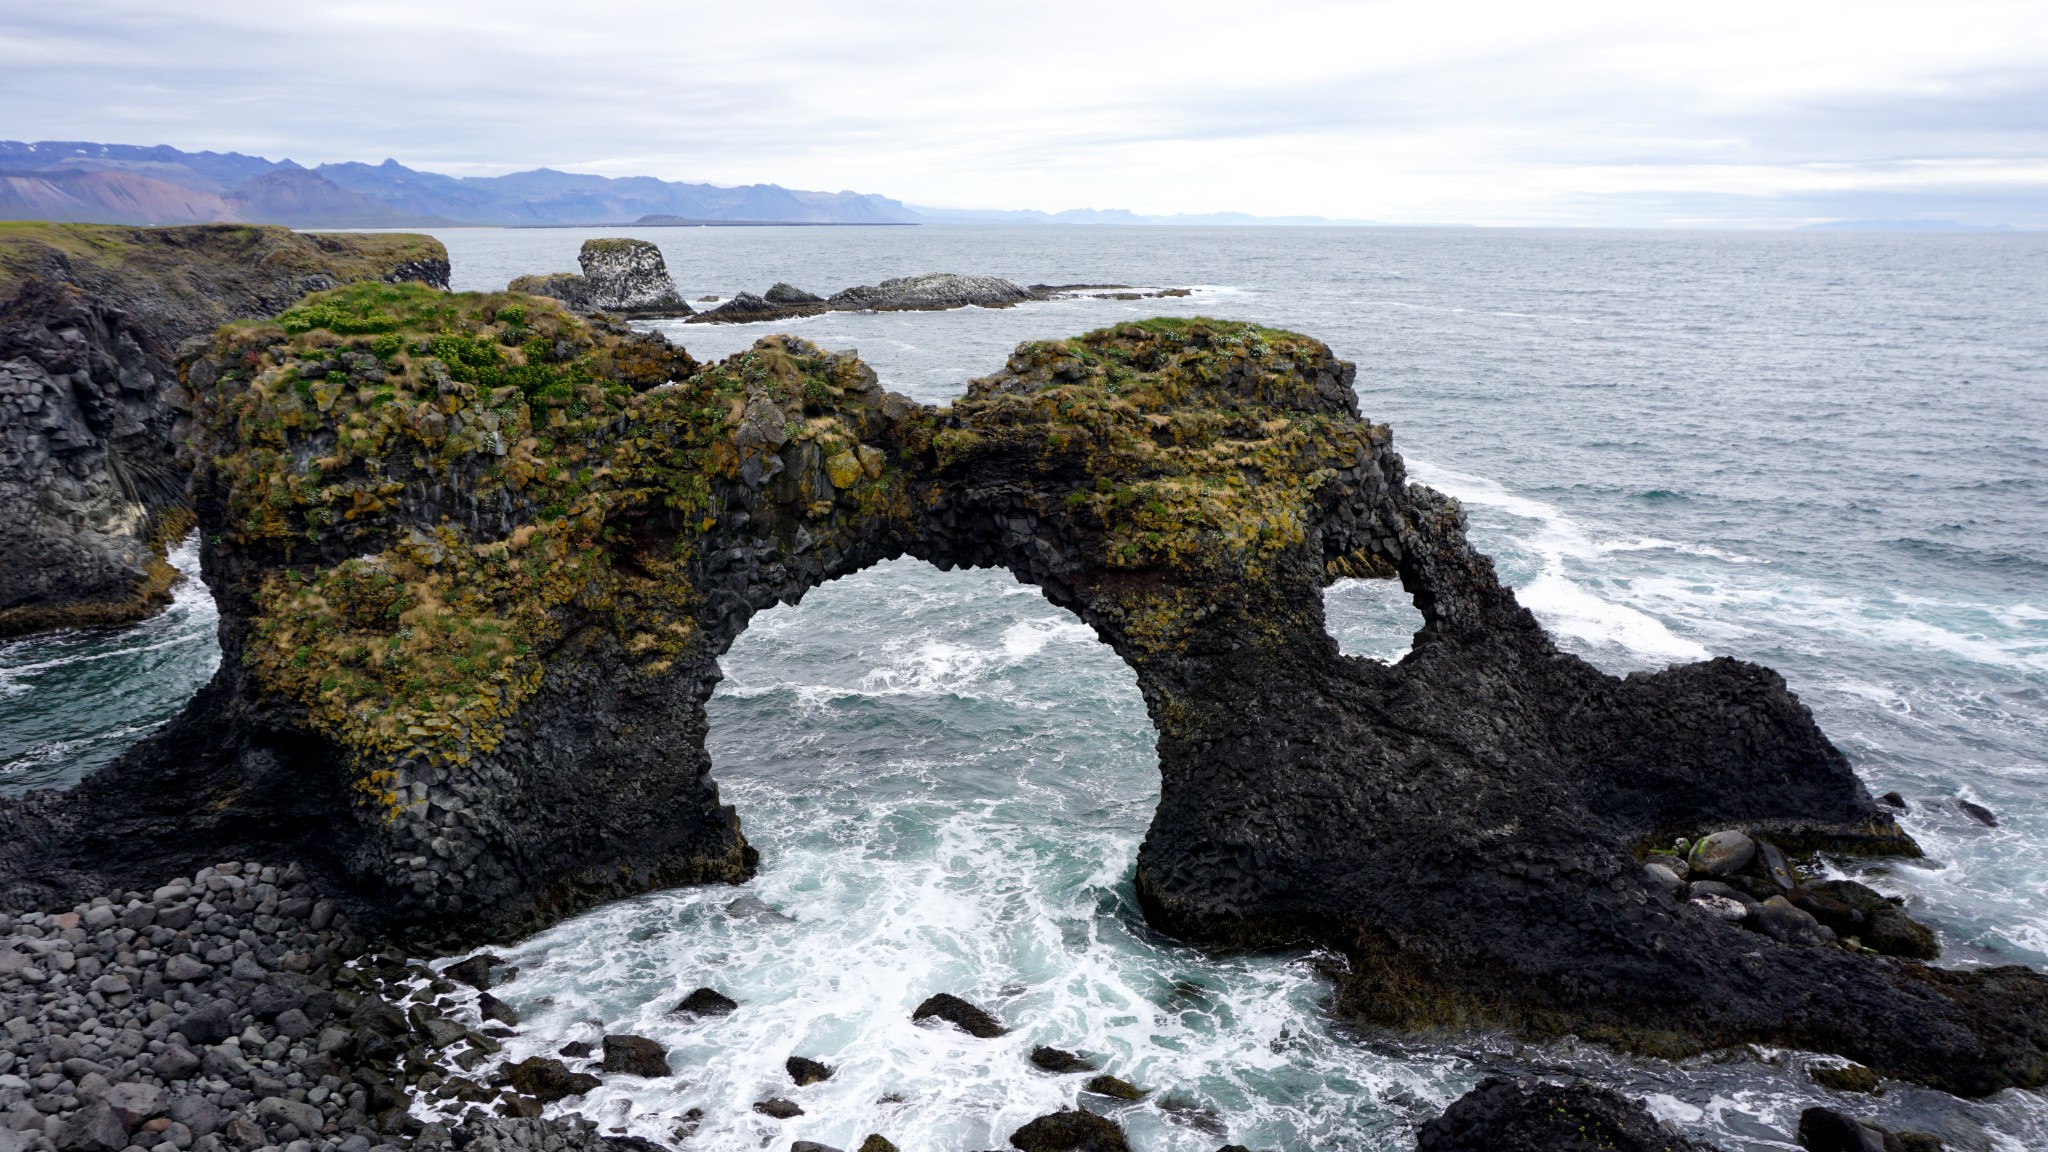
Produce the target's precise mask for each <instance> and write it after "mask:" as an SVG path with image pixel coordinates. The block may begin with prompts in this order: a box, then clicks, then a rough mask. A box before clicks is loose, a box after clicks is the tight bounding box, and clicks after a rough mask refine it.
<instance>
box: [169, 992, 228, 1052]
mask: <svg viewBox="0 0 2048 1152" xmlns="http://www.w3.org/2000/svg"><path fill="white" fill-rule="evenodd" d="M233 1007H234V1006H233V1005H231V1004H229V1003H228V1002H227V1001H225V1000H215V1001H212V1002H210V1003H207V1004H204V1005H201V1006H200V1007H198V1008H196V1009H194V1010H193V1011H190V1012H187V1013H185V1015H184V1018H183V1019H181V1020H179V1021H178V1031H180V1032H183V1033H184V1034H185V1039H186V1040H189V1041H191V1042H192V1043H194V1044H218V1043H220V1042H221V1041H223V1040H225V1039H227V1038H228V1037H229V1036H231V1035H233V1034H234V1031H235V1017H234V1012H233Z"/></svg>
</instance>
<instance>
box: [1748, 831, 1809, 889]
mask: <svg viewBox="0 0 2048 1152" xmlns="http://www.w3.org/2000/svg"><path fill="white" fill-rule="evenodd" d="M1756 856H1757V862H1758V863H1760V864H1762V865H1763V869H1764V875H1765V876H1767V877H1769V878H1770V881H1771V883H1773V884H1776V885H1777V886H1778V887H1780V888H1782V889H1784V890H1785V891H1787V892H1789V891H1791V890H1792V889H1794V888H1797V887H1799V877H1798V875H1797V874H1795V873H1794V872H1793V871H1792V863H1791V861H1789V860H1787V859H1785V854H1784V853H1783V852H1780V851H1778V846H1777V845H1776V844H1772V843H1770V842H1769V841H1765V840H1759V841H1757V845H1756Z"/></svg>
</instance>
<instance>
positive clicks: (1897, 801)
mask: <svg viewBox="0 0 2048 1152" xmlns="http://www.w3.org/2000/svg"><path fill="white" fill-rule="evenodd" d="M1878 799H1879V800H1882V801H1884V802H1885V803H1886V804H1889V805H1891V806H1892V807H1894V808H1897V809H1898V810H1899V811H1901V812H1904V811H1905V810H1906V798H1905V797H1904V796H1901V795H1899V794H1898V793H1897V792H1887V793H1885V794H1884V795H1882V796H1880V797H1878Z"/></svg>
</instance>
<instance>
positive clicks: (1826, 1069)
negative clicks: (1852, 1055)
mask: <svg viewBox="0 0 2048 1152" xmlns="http://www.w3.org/2000/svg"><path fill="white" fill-rule="evenodd" d="M1806 1075H1807V1077H1808V1078H1809V1079H1811V1080H1812V1081H1813V1082H1814V1083H1815V1084H1818V1085H1820V1086H1821V1087H1823V1088H1832V1089H1834V1090H1835V1091H1837V1092H1875V1091H1877V1086H1878V1084H1880V1083H1882V1081H1881V1080H1880V1078H1879V1077H1878V1074H1877V1073H1875V1072H1872V1071H1871V1070H1870V1069H1868V1068H1865V1067H1864V1066H1863V1065H1861V1064H1821V1065H1817V1066H1815V1067H1812V1068H1809V1069H1807V1070H1806Z"/></svg>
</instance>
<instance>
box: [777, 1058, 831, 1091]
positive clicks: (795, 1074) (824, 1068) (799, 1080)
mask: <svg viewBox="0 0 2048 1152" xmlns="http://www.w3.org/2000/svg"><path fill="white" fill-rule="evenodd" d="M782 1067H783V1070H784V1071H786V1072H788V1073H789V1078H790V1079H791V1080H794V1081H796V1086H797V1087H799V1088H802V1087H803V1086H805V1085H806V1084H816V1083H818V1082H819V1081H821V1080H830V1079H831V1078H832V1068H831V1066H830V1065H828V1064H822V1063H819V1062H818V1061H816V1060H813V1059H811V1058H809V1057H807V1056H791V1057H790V1058H789V1059H787V1060H785V1061H783V1062H782Z"/></svg>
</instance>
